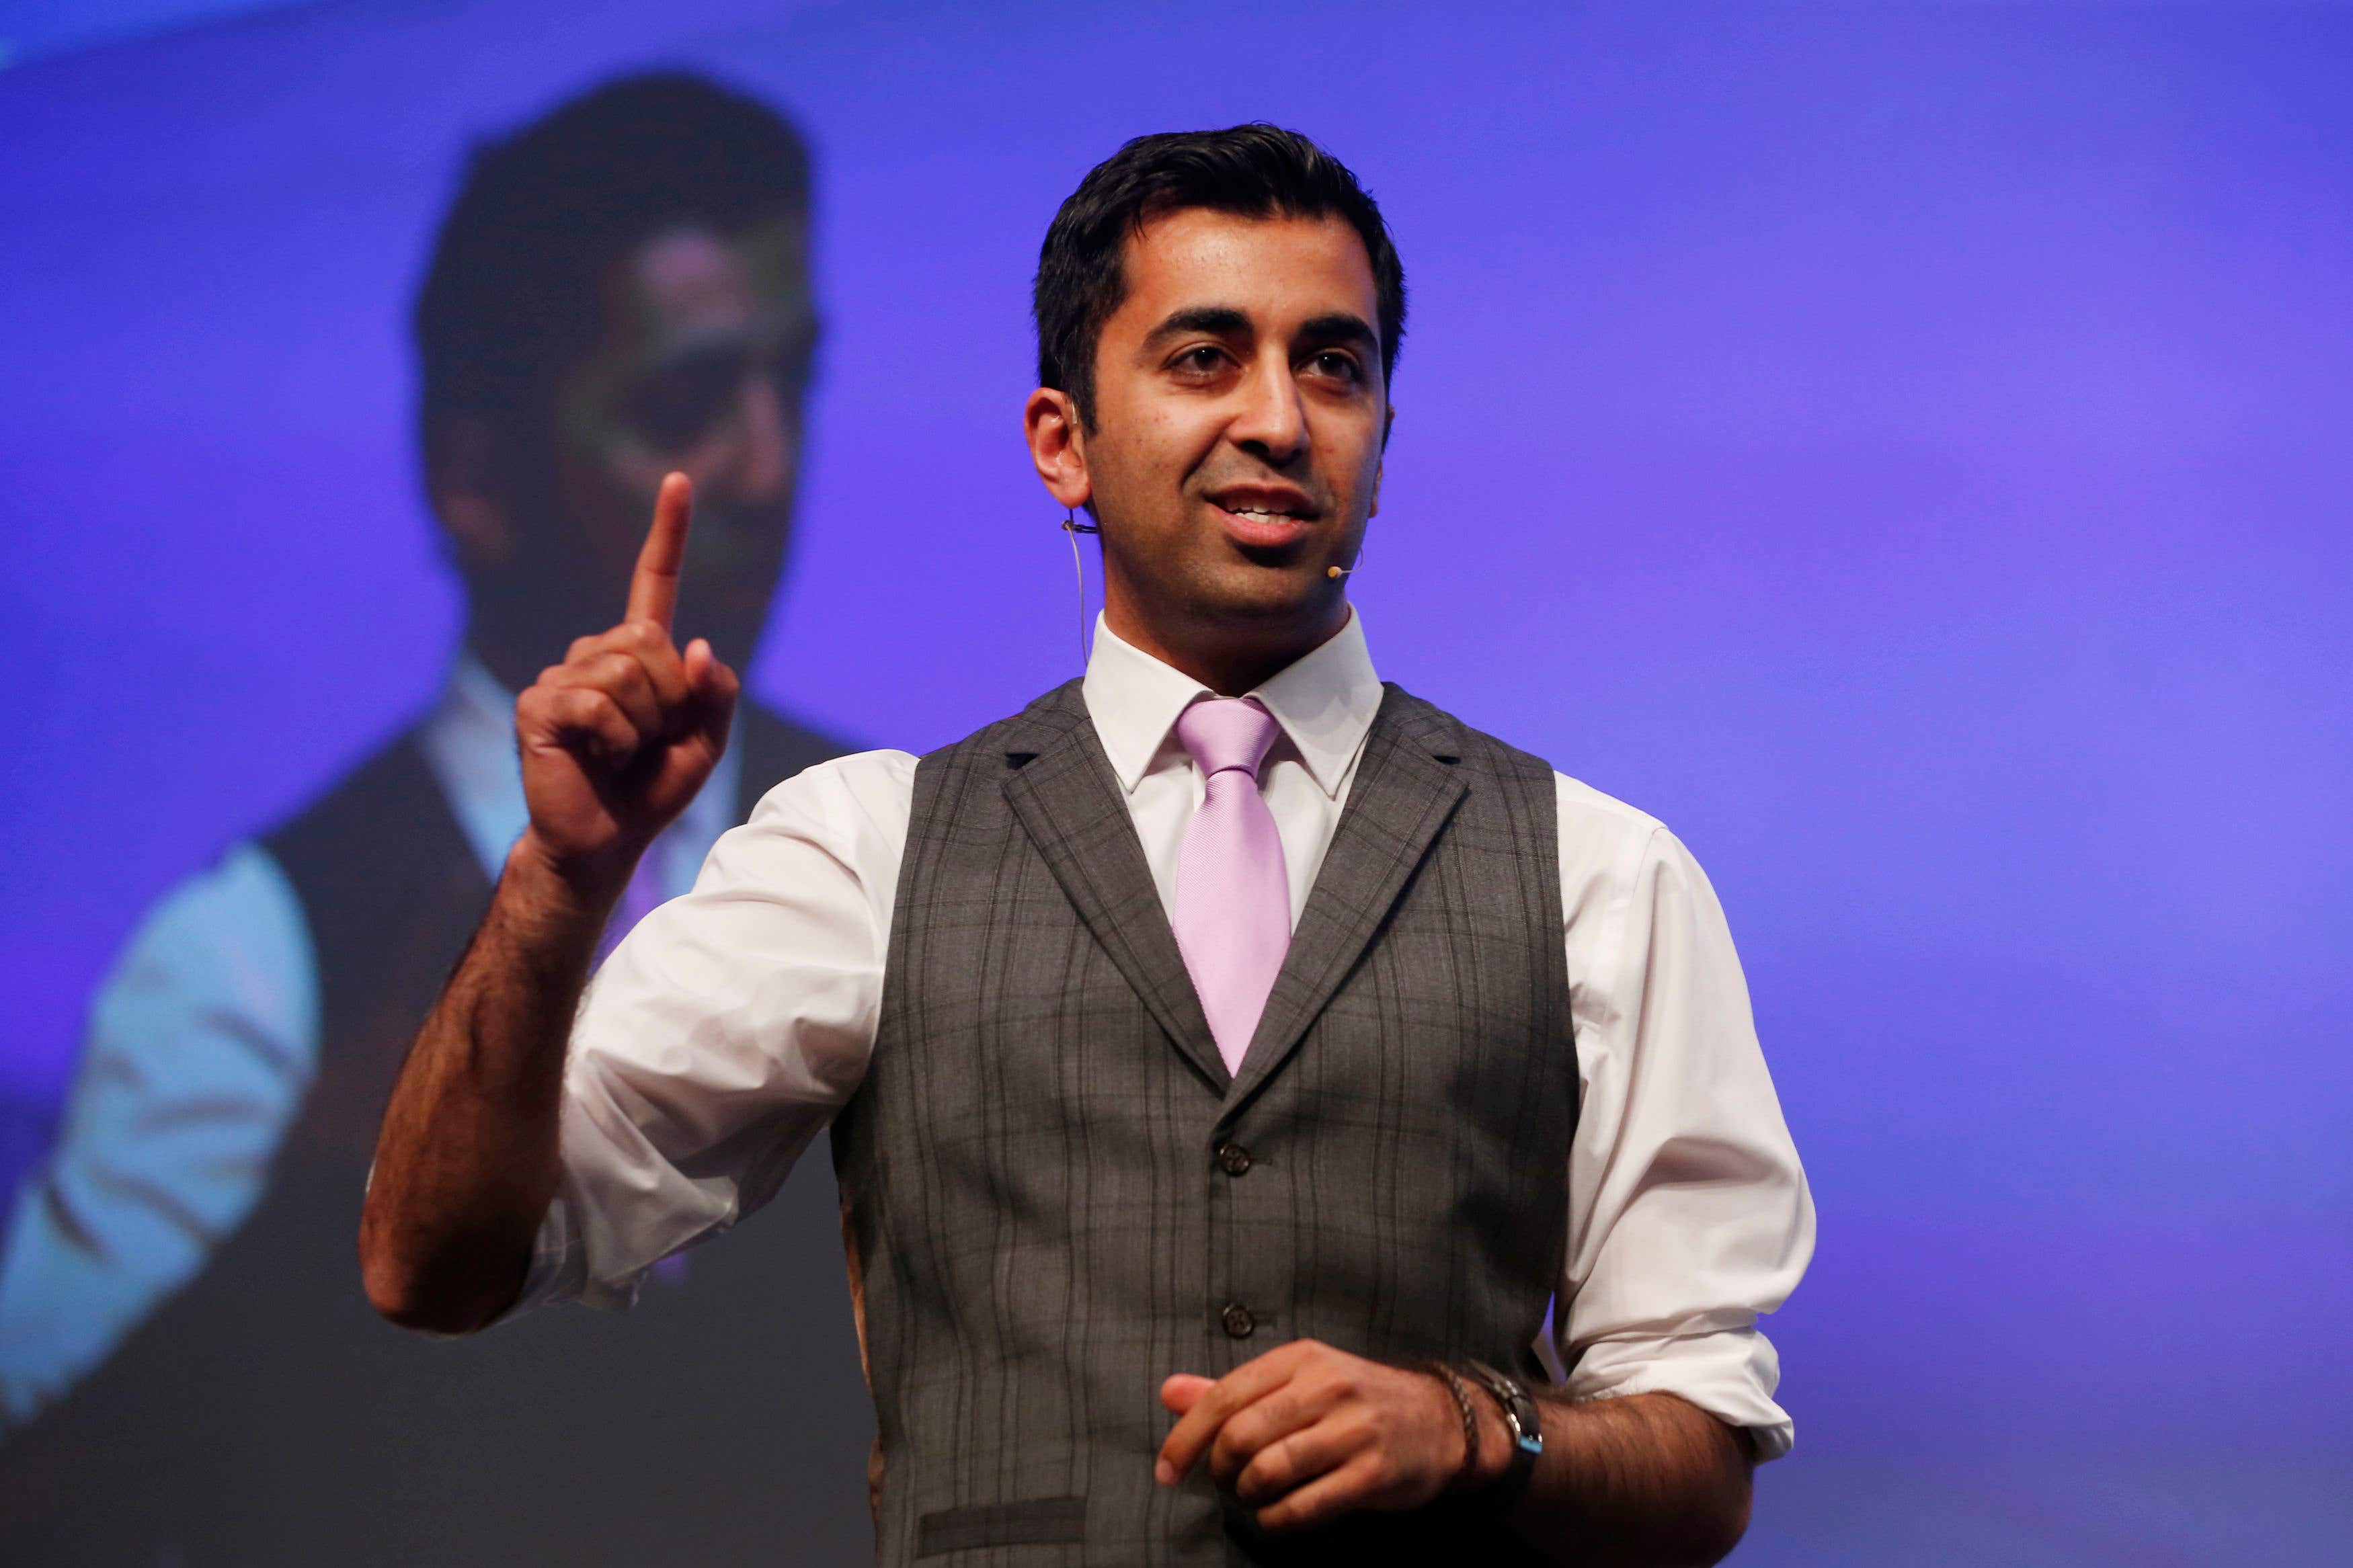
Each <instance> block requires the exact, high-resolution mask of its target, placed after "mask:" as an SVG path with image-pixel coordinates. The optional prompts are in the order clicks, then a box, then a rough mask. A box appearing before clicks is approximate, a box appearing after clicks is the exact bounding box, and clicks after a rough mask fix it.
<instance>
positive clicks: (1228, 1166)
mask: <svg viewBox="0 0 2353 1568" xmlns="http://www.w3.org/2000/svg"><path fill="white" fill-rule="evenodd" d="M1218 1163H1219V1165H1221V1166H1223V1167H1224V1169H1225V1173H1226V1174H1227V1175H1229V1176H1239V1175H1240V1174H1241V1173H1243V1172H1244V1171H1247V1170H1249V1169H1250V1151H1249V1150H1247V1149H1245V1148H1243V1147H1242V1146H1241V1145H1240V1144H1239V1143H1220V1144H1219V1145H1218Z"/></svg>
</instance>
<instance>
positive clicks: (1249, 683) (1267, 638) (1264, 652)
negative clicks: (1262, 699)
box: [1103, 595, 1349, 697]
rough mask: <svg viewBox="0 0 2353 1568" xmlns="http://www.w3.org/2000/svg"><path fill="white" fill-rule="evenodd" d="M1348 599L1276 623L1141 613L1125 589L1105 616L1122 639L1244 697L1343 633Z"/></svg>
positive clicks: (1213, 685)
mask: <svg viewBox="0 0 2353 1568" xmlns="http://www.w3.org/2000/svg"><path fill="white" fill-rule="evenodd" d="M1348 616H1349V610H1348V602H1347V600H1345V599H1335V601H1334V603H1333V604H1332V605H1331V606H1330V607H1329V608H1325V607H1324V606H1321V605H1319V606H1317V613H1316V615H1314V616H1313V617H1307V616H1302V617H1300V618H1299V619H1298V620H1296V621H1292V622H1282V623H1275V624H1267V625H1261V624H1252V623H1244V624H1241V625H1235V624H1232V623H1223V624H1215V625H1207V626H1205V625H1201V624H1199V623H1197V622H1194V621H1192V620H1189V619H1176V620H1171V619H1168V618H1164V617H1159V616H1146V615H1141V614H1139V613H1137V610H1136V608H1135V606H1134V604H1133V603H1132V602H1129V601H1128V600H1126V599H1125V598H1124V595H1110V596H1109V597H1108V600H1107V602H1106V603H1105V604H1104V605H1103V621H1104V624H1105V625H1107V626H1110V627H1111V629H1112V631H1113V633H1114V634H1115V635H1116V636H1117V637H1119V639H1120V640H1121V641H1122V642H1124V643H1126V644H1127V645H1128V646H1129V647H1133V648H1134V649H1136V650H1137V651H1138V652H1141V653H1148V654H1150V655H1151V656H1152V657H1153V658H1156V659H1158V660H1159V661H1160V662H1161V663H1163V664H1165V665H1166V666H1168V668H1171V669H1174V670H1176V671H1178V672H1179V673H1181V674H1184V675H1188V676H1190V677H1192V678H1193V679H1195V680H1198V681H1199V682H1200V683H1201V684H1202V685H1204V686H1206V687H1208V689H1210V690H1212V691H1214V692H1216V693H1218V695H1219V696H1220V697H1239V696H1240V695H1241V694H1242V693H1244V692H1246V691H1250V690H1253V689H1256V688H1258V687H1261V686H1263V685H1265V684H1266V682H1267V681H1268V680H1270V679H1272V678H1273V677H1274V676H1275V675H1276V674H1278V673H1279V672H1281V671H1282V670H1284V669H1287V668H1290V667H1291V666H1292V665H1293V664H1296V663H1297V662H1298V661H1299V660H1301V659H1302V658H1305V657H1306V656H1307V655H1309V654H1311V653H1313V652H1314V651H1315V650H1316V649H1317V648H1319V647H1323V646H1324V644H1325V643H1327V642H1329V641H1331V640H1332V638H1333V637H1336V636H1338V635H1339V632H1340V628H1341V627H1343V626H1346V625H1347V624H1348Z"/></svg>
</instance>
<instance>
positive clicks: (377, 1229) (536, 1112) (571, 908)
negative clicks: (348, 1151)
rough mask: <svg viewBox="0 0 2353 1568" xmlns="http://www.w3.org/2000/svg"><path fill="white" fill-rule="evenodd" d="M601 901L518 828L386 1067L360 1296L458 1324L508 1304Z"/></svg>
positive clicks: (553, 1174)
mask: <svg viewBox="0 0 2353 1568" xmlns="http://www.w3.org/2000/svg"><path fill="white" fill-rule="evenodd" d="M606 912H607V900H600V899H598V898H596V897H594V896H590V895H586V894H584V893H583V892H582V891H581V890H580V889H576V888H575V887H573V886H571V885H569V884H567V883H566V882H565V880H564V879H562V878H560V877H558V876H556V875H555V874H554V872H553V871H552V870H551V869H549V868H548V867H547V865H546V863H545V862H544V860H543V859H542V858H539V857H537V856H535V855H534V854H533V853H532V851H531V849H530V841H529V839H528V837H526V838H525V840H524V841H523V842H522V843H520V844H518V845H517V846H516V847H515V849H514V850H513V852H512V853H511V854H510V855H509V856H508V858H507V865H506V870H505V874H504V875H503V876H501V878H500V879H499V886H498V890H497V892H496V894H495V895H494V896H493V897H492V899H491V909H490V912H489V913H488V914H487V915H486V916H485V917H484V918H483V921H482V925H481V929H480V931H477V932H476V933H475V935H474V940H473V942H472V943H471V944H470V946H469V947H468V949H467V951H466V955H465V957H464V958H463V959H462V960H460V961H459V965H458V968H457V971H456V972H455V973H453V974H452V975H451V976H450V979H449V984H448V986H447V987H446V988H445V989H444V990H443V992H442V994H441V999H440V1001H439V1002H438V1004H437V1005H435V1007H434V1009H433V1012H432V1014H431V1015H430V1016H428V1017H427V1019H426V1022H425V1026H424V1028H423V1030H422V1031H420V1032H419V1034H418V1035H417V1044H416V1047H414V1048H413V1049H412V1050H411V1051H410V1053H409V1057H408V1060H407V1062H406V1065H405V1066H404V1067H403V1068H401V1072H400V1079H399V1081H398V1083H397V1084H396V1085H395V1087H394V1089H393V1094H392V1100H391V1102H390V1104H389V1105H388V1106H387V1107H386V1108H385V1118H384V1130H383V1132H382V1133H381V1135H380V1136H379V1137H378V1139H377V1142H376V1158H375V1174H374V1175H373V1177H372V1178H371V1179H370V1182H369V1186H368V1195H367V1202H366V1205H365V1206H364V1210H363V1212H362V1215H361V1219H360V1261H361V1268H362V1272H363V1275H364V1279H365V1280H366V1285H367V1292H368V1299H369V1300H371V1301H373V1302H374V1303H375V1307H376V1310H378V1311H380V1312H382V1313H383V1314H384V1315H385V1316H386V1317H387V1318H390V1319H391V1320H393V1321H395V1322H397V1323H400V1324H403V1325H404V1326H406V1327H409V1328H417V1329H429V1330H433V1331H438V1332H443V1333H462V1332H466V1331H471V1330H474V1329H478V1328H480V1327H482V1326H483V1325H485V1324H487V1323H489V1322H490V1321H491V1320H493V1319H495V1318H496V1317H497V1316H498V1315H499V1314H500V1313H501V1311H504V1310H506V1309H507V1308H508V1307H509V1306H511V1305H512V1304H513V1302H514V1300H515V1297H516V1295H517V1293H518V1292H519V1291H520V1290H521V1289H522V1282H523V1279H524V1276H525V1275H526V1274H527V1273H528V1272H529V1269H530V1267H531V1258H532V1244H533V1237H534V1236H535V1235H536V1233H537V1230H538V1226H539V1221H540V1217H541V1215H543V1214H544V1213H545V1212H546V1210H547V1205H548V1203H549V1201H550V1200H551V1199H552V1198H553V1197H554V1194H555V1186H556V1181H557V1177H558V1174H559V1173H560V1170H561V1164H560V1159H561V1156H560V1152H559V1145H558V1137H557V1130H558V1124H559V1121H560V1117H561V1101H562V1089H563V1079H564V1051H565V1040H566V1037H567V1036H568V1035H569V1033H570V1030H571V1026H572V1017H573V1013H574V1011H575V1008H576V1007H577V1006H578V1005H579V1000H580V993H581V990H582V988H583V986H584V985H585V984H586V978H587V972H588V964H589V960H590V957H591V955H592V953H593V952H594V951H595V947H596V938H597V934H598V932H599V931H600V930H601V929H602V927H603V924H604V919H605V915H606Z"/></svg>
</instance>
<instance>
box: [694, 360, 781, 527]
mask: <svg viewBox="0 0 2353 1568" xmlns="http://www.w3.org/2000/svg"><path fill="white" fill-rule="evenodd" d="M789 414H790V411H789V410H788V409H787V408H786V406H785V399H784V395H783V394H782V393H781V392H780V391H779V390H778V388H777V386H776V382H775V381H774V380H773V379H772V378H771V377H768V376H765V375H748V376H746V377H744V385H743V388H742V390H741V391H740V392H739V393H738V395H737V397H736V403H735V407H734V411H733V413H732V414H731V415H729V416H728V417H727V418H726V419H725V420H723V421H722V422H721V424H720V426H719V428H718V429H716V430H714V431H713V432H712V435H713V437H716V438H715V439H712V440H710V441H707V442H705V443H703V445H702V450H701V451H698V452H696V453H694V454H693V455H692V458H691V460H690V461H688V462H687V463H686V465H685V468H686V470H687V473H688V476H689V477H690V478H691V479H693V480H694V483H695V488H696V489H699V490H702V492H704V493H705V494H707V495H708V496H710V497H711V499H712V500H733V501H762V500H772V499H774V498H775V497H776V494H777V493H778V492H779V491H780V490H782V489H784V488H785V486H786V484H788V483H789V482H790V481H791V479H792V469H793V436H792V426H791V420H790V417H789Z"/></svg>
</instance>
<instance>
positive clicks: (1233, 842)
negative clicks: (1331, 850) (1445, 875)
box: [1176, 697, 1291, 1073]
mask: <svg viewBox="0 0 2353 1568" xmlns="http://www.w3.org/2000/svg"><path fill="white" fill-rule="evenodd" d="M1276 733H1277V727H1276V725H1275V722H1274V719H1273V716H1272V715H1271V714H1270V713H1268V712H1267V710H1265V709H1263V708H1261V707H1260V706H1259V705H1258V704H1257V703H1256V702H1255V701H1252V700H1250V699H1247V698H1235V697H1217V698H1210V699H1208V700H1205V701H1200V702H1196V703H1194V704H1193V705H1192V706H1191V707H1190V708H1187V709H1186V710H1185V711H1184V713H1183V714H1182V715H1181V716H1180V717H1179V718H1178V719H1177V721H1176V739H1177V740H1178V741H1179V742H1183V744H1184V747H1185V750H1186V751H1187V752H1191V753H1192V756H1193V761H1194V762H1195V763H1198V764H1199V766H1200V769H1201V778H1202V785H1203V793H1202V796H1201V809H1200V810H1198V811H1197V812H1195V813H1194V814H1193V823H1192V826H1189V827H1187V829H1186V830H1185V847H1184V849H1183V851H1182V853H1181V854H1180V855H1179V856H1178V858H1177V861H1176V946H1177V948H1178V950H1179V951H1180V952H1183V953H1184V955H1185V968H1186V970H1187V972H1188V973H1191V975H1192V976H1193V989H1194V990H1195V991H1196V992H1198V993H1199V994H1200V998H1201V1011H1202V1012H1203V1013H1205V1014H1207V1015H1208V1020H1209V1033H1210V1035H1211V1036H1212V1037H1214V1038H1215V1039H1216V1040H1217V1042H1218V1054H1219V1056H1221V1057H1223V1058H1225V1060H1226V1070H1227V1071H1229V1072H1233V1073H1239V1072H1240V1071H1241V1066H1242V1053H1243V1052H1245V1051H1247V1050H1248V1049H1250V1036H1251V1035H1252V1034H1254V1033H1256V1032H1257V1029H1258V1018H1259V1015H1260V1014H1261V1013H1263V1012H1265V1011H1266V996H1267V993H1268V992H1270V991H1271V990H1273V989H1274V977H1275V974H1276V972H1278V971H1279V970H1281V969H1282V955H1283V952H1284V951H1285V950H1286V949H1288V948H1289V947H1290V946H1291V879H1290V875H1289V873H1288V872H1286V871H1285V870H1284V869H1283V864H1282V838H1281V837H1279V836H1278V835H1277V834H1276V832H1275V830H1274V814H1273V813H1272V812H1271V811H1269V810H1268V809H1267V808H1266V797H1265V796H1264V795H1261V794H1259V789H1258V769H1259V764H1260V763H1261V762H1263V761H1265V759H1266V753H1267V748H1268V747H1270V746H1271V745H1273V744H1274V737H1275V735H1276Z"/></svg>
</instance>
